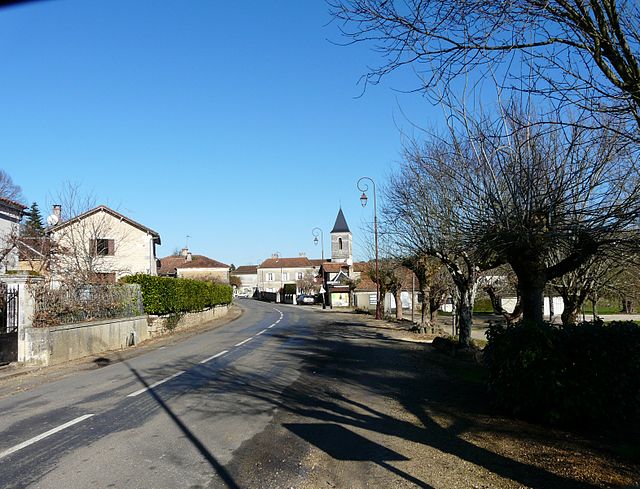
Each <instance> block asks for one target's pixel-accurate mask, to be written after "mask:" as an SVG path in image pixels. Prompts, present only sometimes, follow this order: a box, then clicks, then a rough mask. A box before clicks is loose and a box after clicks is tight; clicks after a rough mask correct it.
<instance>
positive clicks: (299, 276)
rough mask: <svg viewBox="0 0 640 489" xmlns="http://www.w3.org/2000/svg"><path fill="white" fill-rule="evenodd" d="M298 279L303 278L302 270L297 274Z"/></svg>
mask: <svg viewBox="0 0 640 489" xmlns="http://www.w3.org/2000/svg"><path fill="white" fill-rule="evenodd" d="M296 280H302V272H298V273H297V274H296Z"/></svg>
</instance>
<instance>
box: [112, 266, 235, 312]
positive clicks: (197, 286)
mask: <svg viewBox="0 0 640 489" xmlns="http://www.w3.org/2000/svg"><path fill="white" fill-rule="evenodd" d="M122 282H124V283H129V284H139V285H140V288H141V290H142V303H143V304H144V310H145V312H146V313H147V314H158V315H161V314H176V313H181V312H192V311H202V310H204V309H207V308H209V307H213V306H217V305H221V304H230V303H231V301H232V299H233V289H232V288H231V286H230V285H226V284H216V283H213V282H203V281H200V280H190V279H186V278H170V277H155V276H152V275H144V274H138V275H130V276H128V277H124V278H123V279H122Z"/></svg>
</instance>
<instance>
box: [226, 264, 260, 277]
mask: <svg viewBox="0 0 640 489" xmlns="http://www.w3.org/2000/svg"><path fill="white" fill-rule="evenodd" d="M231 273H232V274H233V275H255V274H256V273H258V265H241V266H239V267H238V268H236V269H235V270H233V271H232V272H231Z"/></svg>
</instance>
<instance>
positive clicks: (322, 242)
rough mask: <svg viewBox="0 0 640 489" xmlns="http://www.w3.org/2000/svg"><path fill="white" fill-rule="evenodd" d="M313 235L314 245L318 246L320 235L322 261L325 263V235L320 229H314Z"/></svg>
mask: <svg viewBox="0 0 640 489" xmlns="http://www.w3.org/2000/svg"><path fill="white" fill-rule="evenodd" d="M311 233H312V234H313V244H314V245H316V246H318V235H320V248H321V249H322V261H324V233H323V232H322V229H320V228H313V229H312V230H311Z"/></svg>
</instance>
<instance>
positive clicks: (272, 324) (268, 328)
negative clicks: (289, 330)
mask: <svg viewBox="0 0 640 489" xmlns="http://www.w3.org/2000/svg"><path fill="white" fill-rule="evenodd" d="M275 325H276V323H273V324H272V325H271V326H269V327H268V328H267V329H271V328H273V327H274V326H275Z"/></svg>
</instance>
